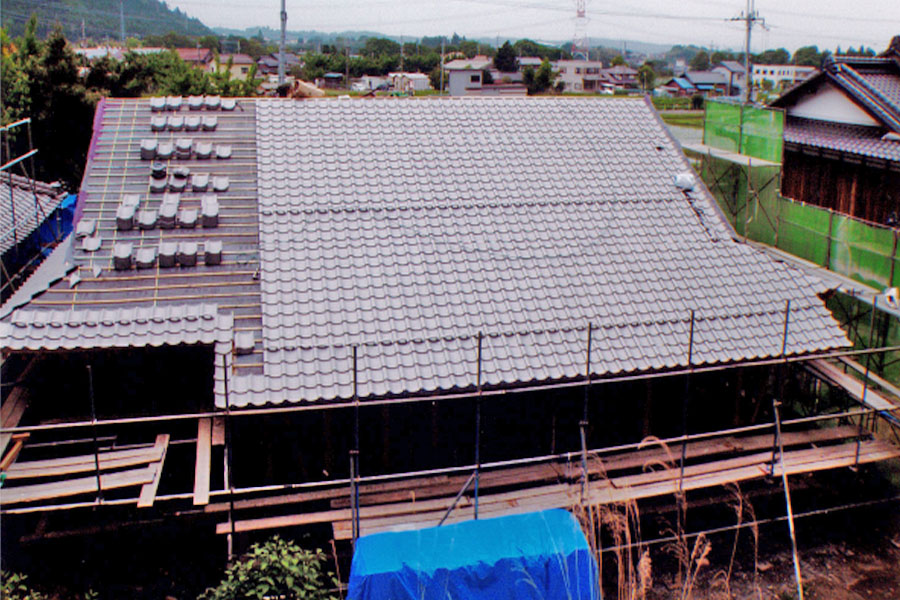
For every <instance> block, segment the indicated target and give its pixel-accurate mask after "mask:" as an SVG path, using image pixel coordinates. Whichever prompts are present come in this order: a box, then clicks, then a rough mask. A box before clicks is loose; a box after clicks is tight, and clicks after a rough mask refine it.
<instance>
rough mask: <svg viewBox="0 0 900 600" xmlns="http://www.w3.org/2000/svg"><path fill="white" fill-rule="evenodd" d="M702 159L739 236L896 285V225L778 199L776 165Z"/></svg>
mask: <svg viewBox="0 0 900 600" xmlns="http://www.w3.org/2000/svg"><path fill="white" fill-rule="evenodd" d="M700 161H701V164H700V172H701V176H702V177H703V180H704V181H705V182H706V184H707V186H708V187H709V189H710V191H711V192H712V193H713V195H714V196H715V197H716V200H717V201H718V202H719V204H720V206H721V207H722V210H723V211H724V212H725V215H726V217H727V218H728V220H729V222H730V223H731V225H732V226H733V227H734V229H735V231H736V232H737V234H738V235H740V236H742V237H746V238H748V239H751V240H753V241H757V242H760V243H763V244H767V245H769V246H773V247H775V248H778V249H780V250H784V251H785V252H788V253H790V254H793V255H795V256H798V257H800V258H803V259H805V260H808V261H810V262H812V263H815V264H816V265H819V266H821V267H825V268H826V269H828V270H830V271H833V272H835V273H839V274H841V275H845V276H847V277H850V278H852V279H855V280H856V281H859V282H861V283H864V284H866V285H869V286H872V287H875V288H877V289H883V288H886V287H896V286H900V269H897V261H898V256H897V241H898V240H897V238H898V231H897V229H894V228H891V227H887V226H884V225H878V224H875V223H871V222H868V221H863V220H861V219H857V218H854V217H850V216H847V215H844V214H841V213H838V212H835V211H833V210H830V209H827V208H821V207H819V206H814V205H811V204H806V203H804V202H799V201H796V200H791V199H789V198H784V197H782V196H781V195H780V193H779V184H780V167H778V166H751V167H747V166H746V165H741V164H737V163H732V162H729V161H726V160H724V159H720V158H717V157H714V156H711V155H703V156H702V158H701V159H700ZM823 192H825V193H827V191H826V190H823Z"/></svg>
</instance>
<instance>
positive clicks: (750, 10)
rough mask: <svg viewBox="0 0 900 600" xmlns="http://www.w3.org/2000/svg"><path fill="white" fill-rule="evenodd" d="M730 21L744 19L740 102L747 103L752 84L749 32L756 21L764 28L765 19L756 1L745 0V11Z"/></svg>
mask: <svg viewBox="0 0 900 600" xmlns="http://www.w3.org/2000/svg"><path fill="white" fill-rule="evenodd" d="M731 20H732V21H744V22H745V23H746V26H747V32H746V38H745V40H744V78H745V81H744V90H743V94H742V95H743V99H742V102H743V103H744V104H748V103H749V102H750V87H751V86H752V85H753V74H752V73H751V72H750V32H751V31H753V26H754V25H756V24H757V23H759V24H761V25H762V27H763V28H766V20H765V19H763V18H761V17H760V16H759V13H758V12H757V11H756V1H755V0H747V10H746V12H742V13H741V15H740V16H739V17H733V18H732V19H731Z"/></svg>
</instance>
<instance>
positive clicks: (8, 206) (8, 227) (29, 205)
mask: <svg viewBox="0 0 900 600" xmlns="http://www.w3.org/2000/svg"><path fill="white" fill-rule="evenodd" d="M65 197H66V192H65V191H63V189H62V188H61V187H60V186H59V185H54V184H48V183H43V182H40V181H33V180H31V179H28V178H27V177H23V176H21V175H14V174H12V173H10V172H9V171H7V172H4V173H2V174H0V252H6V251H7V250H9V249H10V248H12V247H13V246H15V245H16V244H17V243H18V242H21V241H22V240H23V239H25V238H26V237H28V236H29V235H31V232H33V231H34V230H35V229H37V227H38V226H39V225H40V224H41V223H42V222H43V221H44V219H46V218H47V217H48V216H50V213H52V212H53V211H54V210H56V208H57V207H58V206H59V203H60V202H62V201H63V199H64V198H65Z"/></svg>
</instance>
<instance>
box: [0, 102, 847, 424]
mask: <svg viewBox="0 0 900 600" xmlns="http://www.w3.org/2000/svg"><path fill="white" fill-rule="evenodd" d="M100 112H101V114H99V115H98V119H97V127H96V129H95V131H96V133H95V140H94V146H93V150H92V159H91V162H90V163H89V165H88V167H87V172H86V176H85V185H84V186H83V192H84V195H85V203H84V207H83V209H84V214H85V218H92V219H96V220H97V228H98V229H97V231H98V232H99V233H100V235H101V237H102V238H103V242H102V245H101V248H100V250H97V251H93V252H90V251H87V250H84V249H81V248H80V247H79V248H76V249H75V250H74V259H73V260H74V262H75V263H76V265H77V268H78V271H77V272H76V274H78V275H79V276H80V277H81V279H82V280H81V282H80V283H78V284H77V285H76V286H75V287H74V288H73V287H72V285H73V283H72V281H71V278H70V279H69V280H68V281H63V282H60V283H58V284H55V285H54V286H53V287H52V288H51V289H50V290H48V291H47V292H46V293H45V294H44V295H42V296H40V297H38V298H37V299H35V300H32V302H31V303H30V304H28V305H26V306H24V307H22V308H20V309H18V310H17V311H16V312H14V313H13V315H12V316H11V317H10V320H9V321H7V322H9V323H12V324H11V325H9V326H8V327H13V326H17V325H15V323H22V324H23V325H22V326H23V327H32V329H30V330H29V331H28V332H27V335H26V337H28V339H32V337H31V336H32V334H34V335H37V337H38V338H40V337H41V335H40V334H35V333H34V332H35V331H36V330H37V329H36V325H35V324H36V323H37V322H39V321H40V322H41V323H42V324H43V323H47V324H49V328H48V329H54V330H56V329H58V328H64V327H67V326H68V325H66V323H68V322H69V321H71V320H72V319H73V317H72V316H69V315H68V311H77V313H78V314H77V318H75V325H72V327H74V328H75V329H77V328H80V327H82V326H83V324H85V323H88V322H89V323H93V324H96V326H97V327H98V330H97V332H96V334H93V333H92V335H91V336H89V337H88V338H86V340H85V342H83V344H82V345H83V346H85V347H94V346H96V347H108V346H109V345H110V343H109V342H107V341H105V338H104V336H105V335H110V336H112V337H113V338H115V337H116V336H118V335H120V334H121V335H124V336H125V337H127V339H125V340H120V342H119V343H124V344H125V345H129V344H128V340H130V339H132V337H133V338H134V339H143V338H141V337H140V336H141V335H147V336H150V341H148V342H147V343H148V344H151V345H152V344H154V343H155V341H158V340H160V339H163V340H165V343H196V342H197V341H198V340H200V342H203V340H205V339H206V338H203V337H202V335H201V334H200V333H196V334H194V333H192V334H190V335H187V334H185V336H184V337H183V338H179V337H178V336H177V335H176V336H175V337H168V336H169V334H170V333H171V331H177V330H178V327H181V326H182V325H180V324H174V325H172V324H170V325H165V323H163V324H160V327H161V328H162V329H161V330H160V331H157V329H158V328H157V326H156V325H151V324H150V323H151V322H153V323H155V322H156V321H153V318H152V317H150V318H149V319H143V318H140V319H139V318H138V317H136V316H135V317H133V318H132V317H128V318H125V317H123V316H122V315H123V314H124V313H121V312H116V313H114V314H113V313H108V312H106V311H110V310H112V311H120V310H122V309H132V308H140V309H148V310H151V309H152V310H158V309H160V308H166V307H171V310H172V311H176V312H177V311H180V310H184V308H185V307H188V306H191V305H196V304H200V305H212V306H214V307H215V310H216V314H218V315H230V316H232V317H233V319H234V328H235V338H234V342H233V345H230V344H228V342H226V341H223V340H224V339H225V336H224V334H222V332H220V331H218V329H217V330H216V333H215V335H213V334H212V333H210V334H209V335H210V336H212V337H211V338H209V339H213V338H214V339H215V344H216V349H217V351H219V350H220V349H222V348H225V349H232V348H233V350H232V351H231V352H226V353H225V354H224V355H223V358H222V360H224V361H231V362H227V365H223V368H221V369H219V367H218V363H217V365H216V366H217V370H216V374H215V377H216V379H215V391H216V402H217V405H218V406H220V407H222V406H224V389H225V384H226V383H227V389H228V390H229V397H228V401H229V403H230V405H231V406H234V407H241V406H248V405H260V404H270V403H283V402H304V401H316V400H323V399H324V400H329V399H335V398H349V397H351V395H352V380H353V373H352V369H351V356H352V353H353V348H354V347H356V348H357V359H358V363H357V364H358V382H359V394H360V396H361V397H364V398H365V397H372V396H400V395H404V394H416V393H427V392H432V391H438V390H443V391H454V390H471V389H473V387H474V386H475V383H476V369H477V361H476V356H477V346H478V339H479V335H483V338H482V356H483V361H482V375H483V377H482V382H483V383H484V384H485V385H487V386H496V387H510V386H515V385H517V384H522V383H527V382H535V383H548V382H553V381H560V380H567V379H572V378H577V377H580V376H582V375H583V374H584V364H585V349H586V341H587V332H588V324H591V326H592V327H593V345H592V353H591V371H592V373H593V374H594V375H597V376H601V375H610V374H615V373H622V372H645V371H652V370H664V369H669V368H676V367H679V366H685V365H686V364H687V356H688V344H689V339H691V335H690V330H691V317H690V313H691V311H694V328H693V364H710V363H716V364H721V363H731V362H739V361H744V360H749V359H754V358H760V357H772V356H778V355H780V354H781V353H782V351H786V352H787V353H788V354H802V353H810V352H816V351H823V350H827V349H830V348H835V347H842V346H845V345H847V344H848V342H847V339H846V337H845V336H844V334H843V332H842V331H841V329H840V328H839V327H838V325H837V323H836V322H835V321H834V320H833V319H832V317H831V316H830V314H829V312H828V311H827V310H826V308H825V307H824V305H823V302H822V300H821V299H819V298H818V297H817V292H818V291H821V289H822V284H821V283H820V282H817V281H814V280H812V279H810V278H808V277H806V276H804V275H802V274H801V273H799V272H798V271H796V270H795V269H792V268H791V267H789V266H787V265H785V264H782V263H777V262H775V261H773V260H772V259H770V258H769V257H768V256H767V255H765V254H763V253H762V252H760V251H757V250H755V249H754V248H752V247H750V246H748V245H746V244H743V243H740V242H738V241H736V240H735V239H733V237H732V231H731V230H730V229H729V228H728V226H727V224H726V223H725V221H724V218H723V217H722V216H721V214H720V213H719V211H718V209H717V207H716V204H715V201H714V200H713V199H712V198H711V197H710V195H709V194H708V192H707V191H706V190H705V189H704V188H703V187H702V186H698V187H697V188H695V189H694V190H693V191H684V190H682V189H680V188H679V187H677V186H676V185H675V179H676V177H677V176H679V175H683V174H684V173H685V172H688V171H689V169H690V168H689V165H688V163H687V161H686V159H685V158H684V156H683V155H682V154H681V152H680V148H679V147H678V145H677V143H675V142H674V141H673V140H672V138H671V137H670V136H669V135H668V134H667V132H666V130H665V128H664V126H663V125H662V123H661V122H660V121H659V120H658V119H657V118H656V116H655V114H654V111H653V109H652V107H651V106H650V105H649V104H648V103H647V102H645V101H643V100H618V99H616V100H613V99H600V98H596V99H582V98H577V99H575V98H539V99H533V98H532V99H528V98H521V99H518V98H517V99H482V98H465V99H462V98H460V99H453V100H449V99H448V100H445V101H433V100H386V101H354V100H330V99H323V100H313V101H307V102H295V101H290V100H278V99H257V100H244V101H242V106H241V110H240V111H235V112H233V113H224V112H223V113H220V115H219V120H220V124H221V126H223V132H224V133H223V135H227V137H228V140H229V142H230V143H231V144H234V145H235V159H236V160H234V161H228V160H225V161H214V162H213V163H209V162H204V161H198V160H195V159H177V158H176V159H171V162H170V166H171V167H174V166H178V165H181V166H190V167H191V169H192V171H196V172H198V173H202V172H211V173H213V174H215V175H220V176H221V175H227V176H228V177H229V178H230V179H231V181H232V185H233V187H232V188H231V189H230V190H229V192H228V193H225V194H222V195H220V199H219V202H220V204H221V207H222V212H221V215H220V225H219V227H218V228H214V229H201V228H199V227H198V228H197V229H194V230H185V229H178V228H176V229H170V230H162V229H151V230H146V231H116V226H115V217H116V208H117V206H118V203H119V200H120V199H121V197H122V194H123V193H129V192H133V191H136V192H137V193H141V194H144V195H145V196H144V197H143V198H142V202H144V203H146V204H144V205H142V206H146V208H155V207H157V206H158V204H159V200H158V199H157V198H154V197H150V196H149V195H146V190H147V185H148V179H149V163H148V162H147V161H141V160H140V159H139V155H140V148H141V139H142V138H146V137H152V136H154V134H152V133H151V131H150V120H151V111H150V102H149V101H148V100H146V99H135V100H108V101H105V103H104V104H101V111H100ZM123 124H124V126H123ZM192 135H193V137H194V138H196V139H198V140H199V139H200V138H201V137H202V138H203V139H204V140H206V139H207V138H208V139H210V140H212V141H215V139H216V135H217V134H216V133H215V132H208V133H197V132H195V133H194V134H192ZM560 139H565V140H567V143H566V144H563V145H560V144H559V140H560ZM111 168H116V169H118V170H120V171H121V172H122V174H123V175H124V176H123V177H120V178H116V180H115V186H114V187H112V188H111V187H110V185H109V182H108V179H109V178H108V177H107V176H106V175H107V174H108V172H109V171H110V169H111ZM311 173H314V174H315V176H314V177H311V176H310V175H309V174H311ZM385 173H390V174H391V177H390V178H385V177H384V174H385ZM515 174H527V177H518V176H511V175H515ZM104 182H106V183H104ZM183 196H184V198H183V200H182V201H183V202H185V204H186V205H189V206H193V203H194V202H199V196H200V194H193V193H192V194H187V193H186V194H184V195H183ZM171 239H179V240H181V239H185V240H197V241H200V242H201V243H205V240H207V239H212V240H219V241H222V242H223V243H224V246H225V247H224V253H223V256H224V258H223V263H222V264H221V265H218V266H207V265H201V264H199V263H198V265H197V266H187V267H183V268H181V269H176V271H177V272H172V271H168V272H167V270H166V269H162V268H159V269H153V270H152V271H151V270H147V271H144V272H145V273H147V276H146V277H145V278H135V277H133V275H134V274H135V272H134V271H131V272H129V271H128V270H126V271H115V270H113V268H112V266H113V264H114V260H113V257H112V253H111V251H110V250H111V247H112V241H113V240H117V241H126V242H131V243H133V244H135V245H136V246H139V247H144V246H155V245H157V244H158V243H159V242H160V241H166V240H171ZM137 274H138V275H139V274H140V272H138V273H137ZM173 275H177V277H173ZM788 301H790V308H791V313H790V326H789V335H788V338H787V341H786V342H787V343H786V346H785V345H784V338H783V333H784V318H785V317H784V312H785V306H786V303H787V302H788ZM61 310H64V311H67V312H63V313H60V312H58V311H61ZM205 310H208V309H205ZM37 311H46V314H44V315H36V314H35V313H36V312H37ZM110 314H113V316H109V317H108V318H106V317H104V315H110ZM204 314H205V313H204ZM157 318H159V317H157ZM123 319H124V320H125V321H126V324H122V320H123ZM141 320H144V321H146V323H147V324H146V325H145V326H146V327H147V328H149V329H147V330H146V331H144V330H141V331H138V330H133V329H129V328H130V327H132V324H136V325H139V324H140V321H141ZM163 321H164V322H168V321H169V320H167V319H165V318H164V319H163ZM50 322H52V323H50ZM203 322H204V323H205V322H207V321H203ZM178 323H182V321H178ZM28 324H30V325H28ZM54 324H55V325H56V327H54ZM123 327H124V328H125V329H122V328H123ZM201 329H202V328H201ZM248 330H249V331H248ZM122 331H127V333H125V334H122V333H121V332H122ZM154 332H156V333H154ZM248 333H249V335H250V338H251V339H250V344H249V349H250V351H251V353H250V354H244V353H243V352H241V351H240V349H241V348H247V344H246V343H239V340H238V338H239V336H244V337H246V334H248ZM157 334H159V335H157ZM163 334H165V335H163ZM203 335H206V334H203ZM220 335H221V336H222V337H221V338H220ZM198 336H200V337H198ZM5 338H6V336H4V339H5ZM100 338H104V340H101V339H100ZM37 343H39V344H40V343H42V342H41V341H40V339H38V341H37ZM48 343H49V342H48ZM218 360H219V359H218V358H217V361H218ZM225 378H227V379H225Z"/></svg>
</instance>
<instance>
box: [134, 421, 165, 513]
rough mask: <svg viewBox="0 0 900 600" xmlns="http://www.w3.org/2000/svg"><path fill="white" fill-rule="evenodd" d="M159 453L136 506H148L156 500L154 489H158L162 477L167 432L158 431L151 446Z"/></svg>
mask: <svg viewBox="0 0 900 600" xmlns="http://www.w3.org/2000/svg"><path fill="white" fill-rule="evenodd" d="M153 448H154V449H157V450H158V451H159V453H160V456H159V462H157V463H155V466H156V471H155V472H154V473H153V481H151V482H149V483H145V484H144V487H142V488H141V495H140V497H138V503H137V506H138V508H149V507H150V506H153V501H154V500H156V490H157V489H159V480H160V479H161V478H162V470H163V464H165V462H166V450H167V449H168V448H169V434H168V433H160V434H159V435H157V436H156V444H155V445H154V446H153Z"/></svg>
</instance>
